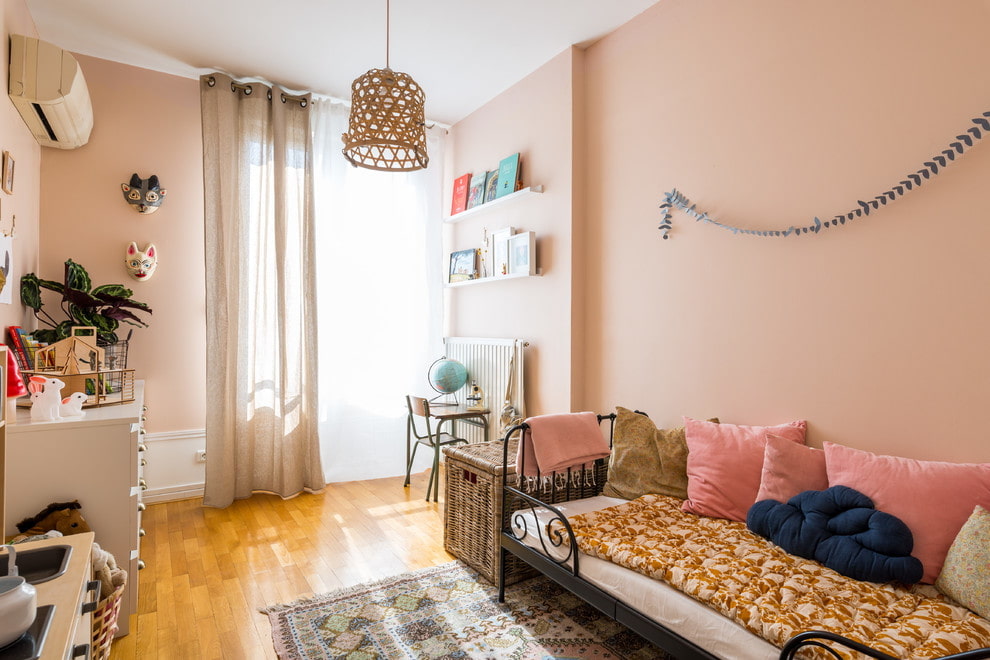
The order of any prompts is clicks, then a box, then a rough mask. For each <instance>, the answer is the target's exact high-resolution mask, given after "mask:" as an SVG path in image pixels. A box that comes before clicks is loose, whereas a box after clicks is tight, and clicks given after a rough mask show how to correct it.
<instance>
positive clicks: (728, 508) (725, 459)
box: [682, 417, 807, 522]
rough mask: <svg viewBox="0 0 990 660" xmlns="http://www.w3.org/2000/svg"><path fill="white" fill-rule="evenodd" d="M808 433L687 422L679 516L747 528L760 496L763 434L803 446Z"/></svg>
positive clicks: (799, 425)
mask: <svg viewBox="0 0 990 660" xmlns="http://www.w3.org/2000/svg"><path fill="white" fill-rule="evenodd" d="M806 429H807V424H806V423H805V421H804V420H800V421H797V422H791V423H789V424H781V425H779V426H744V425H740V424H714V423H712V422H702V421H699V420H697V419H691V418H690V417H685V418H684V436H685V438H686V440H687V446H688V458H687V475H688V487H687V492H688V498H687V499H686V500H684V504H683V505H682V508H683V510H684V511H688V512H690V513H696V514H698V515H701V516H711V517H713V518H728V519H729V520H738V521H739V522H745V521H746V512H747V511H749V507H751V506H753V503H754V502H756V494H757V492H759V490H760V477H761V475H762V473H763V453H764V447H765V446H766V441H767V440H766V434H767V432H768V431H769V432H770V433H773V434H774V435H778V436H780V437H782V438H784V439H785V440H789V441H791V442H795V443H798V444H804V435H805V430H806Z"/></svg>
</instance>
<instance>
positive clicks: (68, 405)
mask: <svg viewBox="0 0 990 660" xmlns="http://www.w3.org/2000/svg"><path fill="white" fill-rule="evenodd" d="M84 403H86V395H85V394H83V393H82V392H73V393H72V394H70V395H69V396H67V397H65V398H64V399H62V405H60V406H59V413H61V415H62V417H85V416H86V411H84V410H83V409H82V407H83V404H84Z"/></svg>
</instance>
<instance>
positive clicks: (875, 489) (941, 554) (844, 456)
mask: <svg viewBox="0 0 990 660" xmlns="http://www.w3.org/2000/svg"><path fill="white" fill-rule="evenodd" d="M825 465H826V470H827V471H828V485H829V486H837V485H842V486H849V487H850V488H855V489H856V490H858V491H859V492H861V493H863V494H864V495H866V496H867V497H869V498H870V499H872V500H873V504H874V506H876V508H877V509H879V510H880V511H886V512H887V513H889V514H892V515H894V516H897V517H898V518H900V519H901V520H903V521H904V524H906V525H907V526H908V528H909V529H910V530H911V533H912V534H913V535H914V552H912V553H911V554H912V555H914V556H915V557H917V558H918V559H920V560H921V563H922V564H923V565H924V567H925V575H924V577H922V579H921V581H922V582H927V583H929V584H931V583H933V582H935V579H936V578H937V577H938V574H939V571H941V570H942V563H943V562H944V561H945V555H946V553H947V552H948V551H949V546H950V545H952V541H953V539H955V538H956V534H958V533H959V530H960V529H961V528H962V526H963V524H964V523H965V522H966V520H967V519H968V518H969V516H970V514H971V513H972V512H973V508H974V507H975V506H976V505H977V504H979V505H980V506H982V507H984V508H990V463H946V462H941V461H919V460H915V459H912V458H901V457H899V456H882V455H879V454H873V453H871V452H868V451H862V450H860V449H853V448H851V447H844V446H842V445H836V444H833V443H831V442H826V443H825Z"/></svg>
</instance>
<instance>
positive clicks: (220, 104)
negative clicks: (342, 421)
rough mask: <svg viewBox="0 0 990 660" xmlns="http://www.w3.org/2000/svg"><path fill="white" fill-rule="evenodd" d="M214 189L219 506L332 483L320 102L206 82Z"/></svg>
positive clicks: (219, 79) (212, 494)
mask: <svg viewBox="0 0 990 660" xmlns="http://www.w3.org/2000/svg"><path fill="white" fill-rule="evenodd" d="M200 87H201V104H202V117H203V165H204V170H205V176H204V185H205V191H206V195H205V197H206V209H205V213H206V285H207V317H206V320H207V342H208V344H207V345H208V352H209V355H210V363H209V364H208V365H207V370H206V371H207V388H206V390H207V418H206V447H207V452H208V454H209V457H210V460H209V461H208V462H207V464H206V487H205V493H204V498H203V502H204V504H206V505H207V506H227V505H228V504H230V503H231V502H232V501H233V500H235V499H240V498H244V497H249V496H250V495H251V494H252V493H253V492H258V491H262V492H271V493H275V494H277V495H281V496H282V497H290V496H292V495H296V494H298V493H300V492H302V491H304V490H309V491H313V490H319V489H321V488H323V485H324V482H323V473H322V467H321V465H320V452H319V437H318V433H317V395H318V392H317V383H316V363H317V344H316V331H315V319H316V316H317V313H316V300H317V298H316V295H315V291H314V286H315V282H316V274H315V266H314V264H315V261H316V259H315V251H314V249H313V248H314V242H313V195H312V190H313V187H312V181H313V180H312V176H311V175H312V162H313V161H312V153H313V149H312V141H311V132H310V122H309V113H310V105H311V103H310V101H309V98H308V97H300V98H297V99H293V98H291V97H287V96H286V95H285V94H284V93H283V92H282V91H281V90H280V89H278V88H277V87H275V88H272V89H269V88H268V87H267V86H266V85H262V84H260V83H245V84H240V83H235V82H234V81H233V80H231V79H230V78H228V77H227V76H224V75H222V74H219V73H217V74H211V75H207V76H203V77H202V79H201V80H200Z"/></svg>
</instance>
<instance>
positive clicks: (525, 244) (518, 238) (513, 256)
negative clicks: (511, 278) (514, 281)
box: [509, 231, 536, 275]
mask: <svg viewBox="0 0 990 660" xmlns="http://www.w3.org/2000/svg"><path fill="white" fill-rule="evenodd" d="M509 275H536V234H535V232H531V231H523V232H519V233H518V234H514V235H513V236H512V237H510V238H509Z"/></svg>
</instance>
